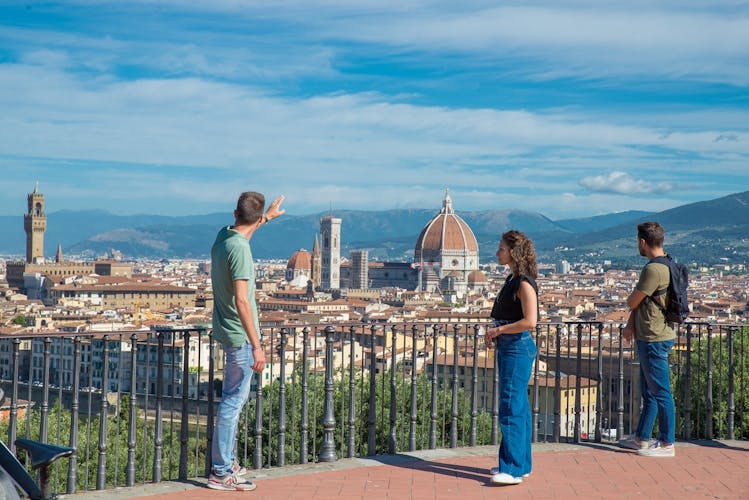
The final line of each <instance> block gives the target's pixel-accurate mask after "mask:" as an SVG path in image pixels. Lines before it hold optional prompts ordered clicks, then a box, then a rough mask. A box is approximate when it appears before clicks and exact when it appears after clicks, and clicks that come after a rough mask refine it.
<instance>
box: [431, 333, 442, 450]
mask: <svg viewBox="0 0 749 500" xmlns="http://www.w3.org/2000/svg"><path fill="white" fill-rule="evenodd" d="M439 332H440V326H439V325H433V326H432V401H431V403H430V404H431V411H430V414H429V449H430V450H433V449H435V448H437V342H438V341H439Z"/></svg>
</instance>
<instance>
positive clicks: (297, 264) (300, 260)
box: [286, 249, 312, 270]
mask: <svg viewBox="0 0 749 500" xmlns="http://www.w3.org/2000/svg"><path fill="white" fill-rule="evenodd" d="M286 269H294V270H302V269H306V270H310V269H312V254H311V253H309V252H308V251H307V250H305V249H301V250H297V251H296V252H294V253H293V254H291V257H290V258H289V262H288V264H286Z"/></svg>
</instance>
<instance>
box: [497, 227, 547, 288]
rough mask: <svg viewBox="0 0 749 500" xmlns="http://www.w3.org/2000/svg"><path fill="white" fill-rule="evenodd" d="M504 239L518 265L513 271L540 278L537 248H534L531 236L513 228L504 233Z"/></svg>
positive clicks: (515, 263)
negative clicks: (537, 264)
mask: <svg viewBox="0 0 749 500" xmlns="http://www.w3.org/2000/svg"><path fill="white" fill-rule="evenodd" d="M502 241H504V242H505V245H507V248H508V250H509V252H510V258H511V259H512V262H513V263H514V265H515V267H516V269H513V272H516V273H517V274H519V275H521V276H522V275H524V274H527V275H528V276H531V277H532V278H534V279H535V278H538V268H537V266H536V250H535V249H534V248H533V242H532V241H531V240H530V238H528V237H527V236H526V235H525V234H523V233H521V232H520V231H516V230H514V229H511V230H510V231H507V232H506V233H503V234H502Z"/></svg>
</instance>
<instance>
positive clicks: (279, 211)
mask: <svg viewBox="0 0 749 500" xmlns="http://www.w3.org/2000/svg"><path fill="white" fill-rule="evenodd" d="M284 199H286V197H285V196H284V195H281V196H279V197H278V198H276V199H275V200H273V203H271V204H270V206H269V207H268V210H266V211H265V216H266V217H267V218H268V221H272V220H273V219H277V218H278V217H281V216H282V215H283V214H285V213H286V209H283V208H281V203H283V200H284Z"/></svg>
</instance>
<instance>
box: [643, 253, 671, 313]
mask: <svg viewBox="0 0 749 500" xmlns="http://www.w3.org/2000/svg"><path fill="white" fill-rule="evenodd" d="M672 261H673V259H672V258H671V256H670V255H669V254H666V255H659V256H658V257H653V258H652V259H650V261H649V262H648V264H651V263H654V262H655V263H658V264H663V265H664V266H666V267H667V268H668V283H667V284H666V287H665V288H661V289H659V290H656V291H654V292H653V293H651V294H650V295H648V296H647V298H649V299H650V301H651V302H652V303H653V304H655V305H656V306H657V307H658V309H660V310H661V311H662V312H663V314H666V306H663V305H661V303H660V302H658V301H657V300H653V298H654V297H660V296H661V295H664V294H665V293H666V292H667V291H668V287H669V285H670V283H671V262H672Z"/></svg>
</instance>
